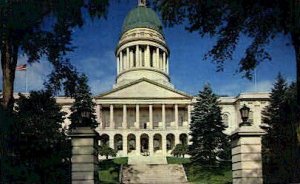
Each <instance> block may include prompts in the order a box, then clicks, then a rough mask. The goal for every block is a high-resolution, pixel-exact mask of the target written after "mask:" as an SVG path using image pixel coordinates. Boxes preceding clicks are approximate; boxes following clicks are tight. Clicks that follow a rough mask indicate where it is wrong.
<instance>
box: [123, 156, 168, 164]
mask: <svg viewBox="0 0 300 184" xmlns="http://www.w3.org/2000/svg"><path fill="white" fill-rule="evenodd" d="M152 164H156V165H157V164H168V163H167V158H166V157H165V156H159V155H158V156H142V155H140V156H129V157H128V165H152Z"/></svg>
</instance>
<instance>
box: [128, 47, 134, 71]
mask: <svg viewBox="0 0 300 184" xmlns="http://www.w3.org/2000/svg"><path fill="white" fill-rule="evenodd" d="M129 56H130V57H129V63H130V65H129V68H133V50H132V49H131V50H130V51H129Z"/></svg>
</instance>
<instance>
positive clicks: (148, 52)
mask: <svg viewBox="0 0 300 184" xmlns="http://www.w3.org/2000/svg"><path fill="white" fill-rule="evenodd" d="M145 67H150V46H149V45H147V46H146V52H145Z"/></svg>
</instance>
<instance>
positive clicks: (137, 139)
mask: <svg viewBox="0 0 300 184" xmlns="http://www.w3.org/2000/svg"><path fill="white" fill-rule="evenodd" d="M101 139H102V140H101V144H108V145H109V147H111V148H114V149H115V150H117V151H118V152H119V154H121V155H128V154H136V155H140V154H149V155H153V154H164V155H166V154H170V153H171V151H172V150H173V149H174V148H175V146H176V145H177V144H185V145H187V144H188V133H187V132H185V133H175V134H174V133H170V132H169V133H168V132H166V133H158V132H156V133H155V132H147V133H146V132H135V133H132V132H128V133H114V134H112V133H108V134H106V133H103V134H101Z"/></svg>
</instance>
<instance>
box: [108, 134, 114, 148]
mask: <svg viewBox="0 0 300 184" xmlns="http://www.w3.org/2000/svg"><path fill="white" fill-rule="evenodd" d="M114 138H115V136H114V135H109V147H111V148H112V149H115V142H114Z"/></svg>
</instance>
